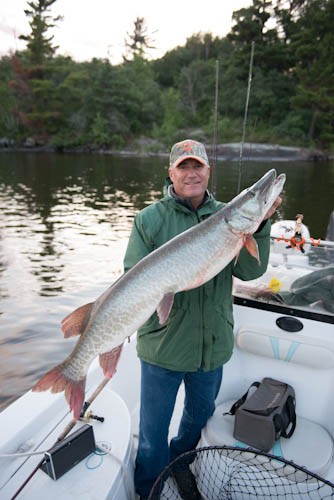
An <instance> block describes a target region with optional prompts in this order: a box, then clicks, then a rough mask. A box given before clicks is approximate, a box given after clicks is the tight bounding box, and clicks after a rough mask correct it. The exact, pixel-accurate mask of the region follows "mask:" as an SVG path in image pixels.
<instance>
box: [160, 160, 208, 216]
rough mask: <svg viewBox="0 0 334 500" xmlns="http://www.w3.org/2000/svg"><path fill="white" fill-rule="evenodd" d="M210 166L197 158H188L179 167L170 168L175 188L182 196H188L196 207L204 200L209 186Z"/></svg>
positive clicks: (170, 175)
mask: <svg viewBox="0 0 334 500" xmlns="http://www.w3.org/2000/svg"><path fill="white" fill-rule="evenodd" d="M209 176H210V168H209V167H208V166H207V165H203V164H202V163H200V162H199V161H197V160H194V159H191V158H190V159H187V160H184V161H183V162H182V163H180V164H179V165H178V166H177V167H170V168H169V177H170V178H171V181H172V183H173V185H174V190H175V192H176V194H177V195H178V196H180V197H181V198H188V199H189V200H190V201H191V202H192V205H193V206H194V208H197V207H198V205H200V203H201V202H202V200H203V197H204V193H205V191H206V189H207V187H208V182H209Z"/></svg>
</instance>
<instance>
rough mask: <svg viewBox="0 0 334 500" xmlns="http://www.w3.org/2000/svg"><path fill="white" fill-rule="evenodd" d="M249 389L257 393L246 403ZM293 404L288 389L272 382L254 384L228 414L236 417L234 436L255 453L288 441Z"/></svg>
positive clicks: (293, 421)
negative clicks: (276, 443)
mask: <svg viewBox="0 0 334 500" xmlns="http://www.w3.org/2000/svg"><path fill="white" fill-rule="evenodd" d="M252 387H257V389H256V390H255V392H254V393H253V394H252V395H251V396H250V397H249V398H248V399H247V397H248V393H249V390H250V389H251V388H252ZM295 404H296V400H295V391H294V389H293V388H292V387H291V386H290V385H288V384H285V383H284V382H280V381H279V380H275V379H272V378H264V379H263V380H262V382H261V383H260V382H254V383H253V384H252V385H251V386H250V387H249V389H248V391H247V392H246V393H245V394H244V395H243V396H242V397H241V398H240V399H238V401H236V402H235V403H234V405H233V406H232V407H231V409H230V411H229V412H228V414H230V415H235V421H234V431H233V436H234V437H235V439H238V440H239V441H242V442H243V443H246V444H248V445H250V446H252V447H254V448H257V449H258V450H262V451H269V450H271V448H272V447H273V444H274V443H275V441H277V440H278V439H279V438H280V437H284V438H290V437H291V436H292V434H293V433H294V430H295V428H296V412H295ZM289 427H290V429H289V430H288V428H289Z"/></svg>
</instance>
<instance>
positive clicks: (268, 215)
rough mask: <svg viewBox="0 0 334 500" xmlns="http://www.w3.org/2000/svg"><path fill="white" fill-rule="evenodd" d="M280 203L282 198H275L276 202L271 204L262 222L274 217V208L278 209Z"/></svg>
mask: <svg viewBox="0 0 334 500" xmlns="http://www.w3.org/2000/svg"><path fill="white" fill-rule="evenodd" d="M281 203H282V198H281V197H280V196H278V197H277V198H276V200H275V201H274V203H273V204H272V206H271V208H270V209H269V210H268V212H267V213H266V215H265V216H264V218H263V220H267V219H269V218H270V217H271V216H272V215H274V213H275V212H276V208H277V207H279V206H280V204H281Z"/></svg>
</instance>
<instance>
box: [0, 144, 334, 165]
mask: <svg viewBox="0 0 334 500" xmlns="http://www.w3.org/2000/svg"><path fill="white" fill-rule="evenodd" d="M204 144H205V143H204ZM136 146H137V147H136ZM157 146H158V145H156V150H153V148H152V142H151V141H148V142H147V144H143V143H142V142H141V143H140V144H137V145H136V144H134V145H133V146H131V147H125V148H123V149H110V148H105V147H101V146H97V145H86V146H78V147H63V148H57V147H54V146H38V145H35V144H32V143H28V144H23V145H20V146H14V145H12V144H0V153H1V152H4V153H5V152H26V153H38V152H42V153H43V152H44V153H57V154H66V153H70V154H72V153H74V154H78V153H79V154H80V153H81V154H105V155H113V156H125V157H126V156H128V157H138V158H140V157H141V158H146V157H161V158H168V156H169V153H167V152H164V151H162V150H160V148H159V147H157ZM159 146H160V147H161V146H162V145H161V144H159ZM205 146H206V148H207V151H208V156H209V157H211V158H212V157H214V158H216V159H217V160H220V161H260V162H261V161H275V162H277V161H282V162H285V161H310V162H315V161H327V160H331V159H333V158H334V155H333V154H328V153H325V152H324V151H321V150H318V149H312V148H302V147H293V146H281V145H279V144H261V143H249V142H247V143H244V144H243V149H242V153H241V144H240V143H237V142H236V143H223V144H217V146H216V148H215V151H213V147H212V146H211V145H208V144H205ZM167 150H168V148H166V150H165V151H167Z"/></svg>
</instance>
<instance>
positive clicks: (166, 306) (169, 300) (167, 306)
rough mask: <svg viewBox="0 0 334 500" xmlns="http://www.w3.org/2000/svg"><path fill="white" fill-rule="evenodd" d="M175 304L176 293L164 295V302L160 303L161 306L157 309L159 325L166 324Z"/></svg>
mask: <svg viewBox="0 0 334 500" xmlns="http://www.w3.org/2000/svg"><path fill="white" fill-rule="evenodd" d="M173 302H174V293H173V292H169V293H166V295H164V296H163V297H162V300H161V301H160V304H159V305H158V308H157V313H158V316H159V324H160V325H163V324H164V323H166V321H167V319H168V316H169V313H170V311H171V309H172V306H173Z"/></svg>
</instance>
